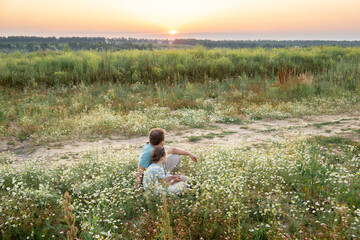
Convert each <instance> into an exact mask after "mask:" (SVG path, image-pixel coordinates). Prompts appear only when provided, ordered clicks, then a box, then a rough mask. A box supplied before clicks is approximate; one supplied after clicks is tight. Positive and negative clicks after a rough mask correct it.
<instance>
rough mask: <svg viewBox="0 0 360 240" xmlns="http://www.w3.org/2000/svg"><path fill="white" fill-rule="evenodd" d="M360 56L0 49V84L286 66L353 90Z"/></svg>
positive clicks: (256, 72)
mask: <svg viewBox="0 0 360 240" xmlns="http://www.w3.org/2000/svg"><path fill="white" fill-rule="evenodd" d="M359 56H360V54H359V48H358V47H353V48H340V47H325V48H319V47H312V48H288V49H262V48H257V49H237V50H230V49H211V50H207V49H205V48H202V47H197V48H193V49H181V50H154V51H146V50H144V51H138V50H131V51H122V52H95V51H80V52H71V51H64V52H52V51H50V52H46V53H44V52H34V53H22V54H19V53H11V54H0V59H1V62H2V64H0V83H1V84H2V85H3V86H8V87H26V86H32V85H33V84H37V85H43V86H56V85H59V84H60V85H69V86H71V85H74V84H75V85H78V84H81V83H94V82H102V83H104V82H122V83H136V82H142V83H156V82H157V83H160V82H162V83H177V82H183V81H191V82H204V81H206V80H207V79H219V80H222V79H224V78H227V77H238V76H246V77H250V78H253V79H256V78H261V79H262V80H264V79H272V80H274V79H276V78H277V74H278V70H279V69H284V68H286V67H288V69H292V70H295V71H296V73H297V74H300V73H308V72H311V73H312V74H313V75H314V76H315V78H316V79H317V86H321V85H322V84H325V83H326V82H329V81H331V82H332V83H333V84H335V85H336V86H339V87H342V88H344V89H348V90H351V91H355V90H356V88H357V86H358V85H359V76H360V70H359V66H358V62H359V59H360V58H359ZM322 90H323V91H324V90H325V89H322ZM293 91H295V93H293V94H298V95H300V96H307V95H309V94H310V95H311V94H313V93H312V92H313V91H315V89H311V88H309V86H305V85H299V86H298V88H296V89H293Z"/></svg>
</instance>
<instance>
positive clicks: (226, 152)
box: [0, 137, 360, 239]
mask: <svg viewBox="0 0 360 240" xmlns="http://www.w3.org/2000/svg"><path fill="white" fill-rule="evenodd" d="M335 149H336V150H335ZM194 152H196V154H198V155H199V156H201V157H200V160H199V163H198V164H196V165H195V164H194V163H193V162H192V161H188V159H185V162H186V163H185V164H184V166H186V168H184V169H183V170H184V171H185V173H186V174H187V175H188V176H191V177H192V178H193V183H194V184H195V185H194V186H195V187H194V189H193V190H192V191H191V192H188V193H186V194H185V195H183V196H180V197H178V196H166V197H164V198H159V197H157V198H152V197H151V196H148V197H146V196H145V195H144V194H142V193H139V192H136V191H134V179H135V177H134V176H135V172H136V169H137V160H136V159H137V156H138V154H139V153H140V149H139V148H134V147H127V148H122V149H120V150H119V149H118V150H114V149H110V148H108V149H98V150H92V151H89V152H85V153H83V154H82V155H81V156H80V162H79V163H78V164H73V165H67V166H53V165H51V164H50V165H49V164H48V163H47V162H46V159H43V160H37V161H29V162H27V163H25V164H22V165H20V166H19V165H18V166H16V167H15V166H14V165H13V164H12V161H13V160H12V159H13V156H11V155H9V154H5V155H2V156H1V165H0V166H1V169H0V191H1V197H0V201H1V208H0V236H1V237H2V239H52V238H53V239H64V238H65V236H66V232H67V231H68V230H69V229H73V230H72V233H74V234H75V235H77V236H80V237H81V238H82V239H144V238H145V239H200V238H203V239H283V238H284V239H315V238H316V239H357V237H358V236H359V235H360V228H359V226H360V224H359V223H360V222H359V220H360V201H359V197H358V194H359V191H360V184H359V183H360V161H359V143H355V142H352V141H348V140H347V141H344V140H341V139H340V140H339V139H337V138H323V137H319V138H314V139H312V140H304V139H296V140H295V139H284V140H283V141H278V142H273V143H268V144H267V145H266V146H265V147H263V148H247V147H242V146H231V147H224V146H222V147H216V146H214V147H212V148H208V149H204V148H197V149H194ZM65 192H69V194H70V195H71V200H69V197H67V199H68V200H67V201H66V202H67V203H64V201H63V199H64V197H63V195H64V194H65ZM69 204H70V206H71V207H70V208H69ZM65 206H67V207H66V208H65ZM65 216H67V218H66V217H65ZM71 216H73V217H72V218H73V219H75V221H74V222H71V221H70V223H69V221H67V219H69V218H71ZM75 227H77V230H78V231H77V232H76V231H74V229H75Z"/></svg>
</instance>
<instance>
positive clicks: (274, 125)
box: [0, 113, 360, 161]
mask: <svg viewBox="0 0 360 240" xmlns="http://www.w3.org/2000/svg"><path fill="white" fill-rule="evenodd" d="M319 135H321V136H340V137H345V138H349V139H352V140H354V141H360V116H359V113H347V114H338V115H322V116H312V117H304V118H289V119H285V120H269V119H264V120H255V121H244V123H243V124H214V125H213V126H212V127H210V128H204V129H186V130H174V131H169V132H168V133H167V144H168V145H169V146H177V147H181V148H185V149H193V148H197V147H207V146H209V145H223V144H225V145H230V144H239V143H242V144H245V145H250V146H251V145H258V144H262V143H265V142H267V141H269V140H276V139H278V138H283V137H285V138H291V137H297V136H304V137H313V136H319ZM146 142H147V136H143V137H136V138H124V137H121V136H114V137H112V138H111V139H109V138H105V139H101V140H97V141H78V142H74V141H73V142H63V143H61V144H59V146H58V147H41V148H38V149H36V150H35V151H34V152H32V153H26V154H24V153H22V154H21V153H20V154H16V156H15V157H16V159H17V160H19V161H25V160H27V159H34V158H41V157H44V158H47V159H49V160H55V159H64V160H66V161H68V160H71V159H73V158H76V156H77V155H78V154H79V153H81V152H84V151H87V150H89V149H91V148H100V147H109V146H110V147H112V148H121V147H123V146H124V145H133V146H138V147H139V148H140V147H142V146H143V145H144V143H146ZM18 147H19V146H18ZM20 147H21V146H20ZM14 149H16V146H13V149H11V148H10V147H9V146H7V145H6V143H1V144H0V151H1V152H6V151H9V150H14ZM22 150H23V152H26V147H25V149H24V147H23V149H22Z"/></svg>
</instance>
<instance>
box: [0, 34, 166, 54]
mask: <svg viewBox="0 0 360 240" xmlns="http://www.w3.org/2000/svg"><path fill="white" fill-rule="evenodd" d="M168 44H169V41H168V40H154V39H137V38H112V39H107V38H104V37H60V38H56V37H28V36H10V37H0V52H5V53H6V52H14V51H22V52H34V51H39V50H43V51H45V50H53V51H57V50H73V51H79V50H97V51H103V50H108V51H119V50H124V49H128V50H131V49H138V50H152V49H153V48H156V49H161V48H164V46H166V45H168Z"/></svg>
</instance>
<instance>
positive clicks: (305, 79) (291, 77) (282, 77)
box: [278, 65, 314, 86]
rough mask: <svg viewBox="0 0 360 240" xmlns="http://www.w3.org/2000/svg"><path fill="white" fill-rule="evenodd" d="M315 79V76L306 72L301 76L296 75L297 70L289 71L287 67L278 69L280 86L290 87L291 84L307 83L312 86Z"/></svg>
mask: <svg viewBox="0 0 360 240" xmlns="http://www.w3.org/2000/svg"><path fill="white" fill-rule="evenodd" d="M313 79H314V75H313V74H312V73H311V72H305V73H301V74H297V73H296V69H288V66H286V65H285V68H284V69H281V68H279V69H278V80H279V85H280V86H281V85H290V84H291V83H293V82H294V83H305V84H307V85H311V84H312V82H313Z"/></svg>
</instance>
